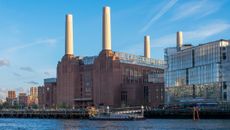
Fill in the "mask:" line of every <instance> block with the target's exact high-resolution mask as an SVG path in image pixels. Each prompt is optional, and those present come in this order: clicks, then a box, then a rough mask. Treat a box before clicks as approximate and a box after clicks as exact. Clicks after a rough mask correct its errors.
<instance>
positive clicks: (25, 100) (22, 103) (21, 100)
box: [18, 93, 28, 107]
mask: <svg viewBox="0 0 230 130" xmlns="http://www.w3.org/2000/svg"><path fill="white" fill-rule="evenodd" d="M18 104H19V105H20V106H21V107H25V106H27V105H28V98H27V95H26V93H19V95H18Z"/></svg>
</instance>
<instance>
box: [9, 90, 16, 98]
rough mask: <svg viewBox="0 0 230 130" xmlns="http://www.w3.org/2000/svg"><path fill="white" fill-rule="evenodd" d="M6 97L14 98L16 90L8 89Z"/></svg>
mask: <svg viewBox="0 0 230 130" xmlns="http://www.w3.org/2000/svg"><path fill="white" fill-rule="evenodd" d="M7 98H10V99H14V98H16V92H15V91H8V96H7Z"/></svg>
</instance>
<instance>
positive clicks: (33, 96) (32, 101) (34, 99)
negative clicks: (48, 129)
mask: <svg viewBox="0 0 230 130" xmlns="http://www.w3.org/2000/svg"><path fill="white" fill-rule="evenodd" d="M28 105H38V87H31V88H30V94H29V96H28Z"/></svg>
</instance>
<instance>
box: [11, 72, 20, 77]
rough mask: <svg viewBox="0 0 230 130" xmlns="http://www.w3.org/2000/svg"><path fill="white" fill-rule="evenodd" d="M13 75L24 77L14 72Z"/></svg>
mask: <svg viewBox="0 0 230 130" xmlns="http://www.w3.org/2000/svg"><path fill="white" fill-rule="evenodd" d="M13 75H14V76H16V77H21V76H22V75H21V74H19V73H16V72H13Z"/></svg>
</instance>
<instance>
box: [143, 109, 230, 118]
mask: <svg viewBox="0 0 230 130" xmlns="http://www.w3.org/2000/svg"><path fill="white" fill-rule="evenodd" d="M199 116H200V119H230V110H200V111H199ZM145 117H146V118H154V119H192V118H193V111H192V110H151V111H145Z"/></svg>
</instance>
